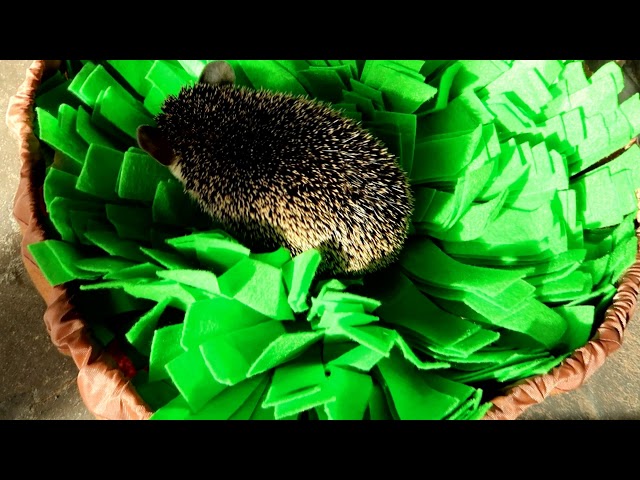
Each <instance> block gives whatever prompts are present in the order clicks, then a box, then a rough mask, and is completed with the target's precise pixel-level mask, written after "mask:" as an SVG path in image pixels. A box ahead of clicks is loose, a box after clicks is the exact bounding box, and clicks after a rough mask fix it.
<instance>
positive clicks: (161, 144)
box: [136, 125, 176, 167]
mask: <svg viewBox="0 0 640 480" xmlns="http://www.w3.org/2000/svg"><path fill="white" fill-rule="evenodd" d="M136 136H137V137H138V145H139V146H140V148H141V149H143V150H144V151H145V152H147V153H148V154H149V155H151V156H152V157H153V158H155V159H156V160H157V161H158V162H160V163H161V164H163V165H166V166H167V167H168V166H169V165H171V164H172V163H173V162H174V161H175V158H176V157H175V155H174V154H173V149H172V148H171V145H169V142H168V141H167V139H166V138H165V137H164V135H162V133H161V132H160V130H159V129H157V128H156V127H152V126H150V125H140V126H139V127H138V129H137V130H136Z"/></svg>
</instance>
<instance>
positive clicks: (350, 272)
mask: <svg viewBox="0 0 640 480" xmlns="http://www.w3.org/2000/svg"><path fill="white" fill-rule="evenodd" d="M154 120H155V122H156V125H155V126H151V125H140V126H139V127H138V129H137V141H138V145H139V146H140V148H142V149H143V150H145V151H146V152H147V153H148V154H149V155H151V156H152V157H153V158H155V159H156V160H157V161H159V162H160V163H162V164H163V165H166V166H167V167H168V168H169V170H170V171H171V173H172V174H173V175H174V176H175V177H176V178H177V179H178V180H179V181H180V182H182V184H183V186H184V188H185V191H186V192H187V193H188V194H189V195H190V196H191V197H192V198H194V199H195V200H196V201H197V203H199V204H200V206H201V207H202V209H203V210H204V211H205V212H206V213H208V214H209V215H210V217H211V218H213V219H215V220H216V221H217V222H219V223H220V224H221V225H222V226H223V227H224V228H225V230H227V231H228V232H229V233H230V234H231V235H232V236H234V238H236V239H237V240H238V241H241V242H242V243H243V244H244V245H246V246H248V247H249V248H251V249H252V250H253V251H270V250H274V249H277V248H278V247H280V246H282V247H284V248H286V249H288V250H289V252H290V253H291V255H292V256H295V255H298V254H300V253H302V252H304V251H305V250H308V249H316V250H318V251H319V252H320V254H321V258H322V261H321V263H320V265H319V267H318V272H319V273H325V274H333V275H345V276H357V275H362V274H365V273H369V272H374V271H377V270H380V269H382V268H384V267H386V266H389V265H390V264H391V263H393V262H394V261H395V260H396V259H397V257H398V254H399V252H400V250H401V249H402V247H403V245H404V242H405V240H406V237H407V235H408V230H409V219H410V216H411V213H412V210H413V198H412V193H411V189H410V185H409V180H408V177H407V175H406V173H405V172H404V171H403V170H402V168H401V167H400V166H399V165H398V161H397V159H396V157H395V156H394V155H393V154H392V153H390V152H389V150H388V149H387V148H386V146H385V145H384V144H383V143H382V141H380V140H379V139H377V138H376V137H374V136H373V135H372V134H371V133H370V132H369V131H367V130H366V129H365V128H364V127H363V126H362V124H361V123H360V122H357V121H355V120H353V119H351V118H349V117H346V116H344V115H343V114H342V113H341V112H340V111H338V110H336V109H335V108H333V107H332V106H331V105H330V104H328V103H325V102H322V101H319V100H317V99H313V98H310V97H307V96H304V95H292V94H287V93H279V92H272V91H268V90H265V89H253V88H249V87H243V86H237V85H235V72H234V71H233V68H232V66H231V65H230V64H229V63H227V62H223V61H214V62H210V63H208V64H207V65H206V66H205V67H204V69H203V71H202V73H201V75H200V77H199V79H198V81H197V82H195V83H194V84H193V85H188V86H184V87H182V89H181V90H180V92H179V93H178V94H177V95H170V96H168V97H167V99H166V100H165V101H164V103H163V105H162V107H161V110H160V112H159V113H158V114H157V115H156V117H155V119H154Z"/></svg>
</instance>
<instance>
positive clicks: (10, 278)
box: [0, 60, 640, 420]
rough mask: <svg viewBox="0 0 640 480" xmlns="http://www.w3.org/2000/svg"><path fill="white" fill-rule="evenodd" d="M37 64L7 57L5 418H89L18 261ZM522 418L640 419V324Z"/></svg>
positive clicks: (1, 199)
mask: <svg viewBox="0 0 640 480" xmlns="http://www.w3.org/2000/svg"><path fill="white" fill-rule="evenodd" d="M30 63H31V60H0V114H1V115H2V121H1V123H0V420H9V419H17V420H32V419H51V420H90V419H93V418H94V417H93V415H91V413H89V411H88V410H87V409H86V407H85V406H84V404H83V403H82V400H81V398H80V395H79V393H78V389H77V386H76V375H77V369H76V367H75V365H74V363H73V362H72V360H71V359H70V358H69V357H66V356H64V355H62V354H60V353H59V352H58V350H57V349H55V348H54V347H53V345H52V344H51V341H50V340H49V337H48V334H47V332H46V329H45V326H44V322H43V319H42V316H43V313H44V302H43V301H42V299H41V298H40V297H39V295H38V293H37V291H36V289H35V288H34V287H33V286H32V284H31V282H30V279H29V277H28V276H27V274H26V272H25V270H24V267H23V265H22V262H21V260H20V257H19V245H20V233H19V230H18V227H17V225H16V223H15V221H14V219H13V215H12V208H13V196H14V193H15V190H16V187H17V184H18V170H19V159H18V153H17V140H16V139H15V138H14V137H13V136H11V135H10V134H9V132H8V130H7V127H6V124H5V122H4V115H5V113H6V109H7V104H8V100H9V97H10V96H11V95H13V94H14V93H15V91H16V89H17V88H18V86H19V85H20V83H21V82H22V81H23V79H24V76H25V71H26V69H27V67H28V66H29V65H30ZM520 418H521V419H523V420H543V419H544V420H596V419H608V420H628V419H640V321H639V320H638V318H637V315H636V316H635V317H634V318H633V319H632V321H630V323H629V326H628V327H627V330H626V334H625V340H624V344H623V345H622V347H621V348H620V349H619V350H618V351H617V352H616V353H614V354H613V355H612V356H610V357H609V358H608V359H607V361H606V362H605V364H604V365H603V366H602V367H601V368H600V369H599V370H598V371H597V372H596V373H595V374H594V375H593V376H592V377H591V378H590V379H589V380H588V381H587V382H586V384H585V385H583V386H582V387H581V388H580V389H578V390H576V391H573V392H569V393H566V394H562V395H558V396H555V397H552V398H549V399H547V400H545V401H544V402H543V403H542V404H540V405H536V406H533V407H531V408H530V409H529V410H527V411H526V412H525V413H524V414H523V415H522V416H521V417H520Z"/></svg>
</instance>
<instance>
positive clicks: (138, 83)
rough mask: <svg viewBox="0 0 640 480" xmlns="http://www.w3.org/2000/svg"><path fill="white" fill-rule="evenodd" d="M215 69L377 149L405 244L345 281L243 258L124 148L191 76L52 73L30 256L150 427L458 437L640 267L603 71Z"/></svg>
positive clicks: (620, 144) (625, 115)
mask: <svg viewBox="0 0 640 480" xmlns="http://www.w3.org/2000/svg"><path fill="white" fill-rule="evenodd" d="M228 62H229V63H230V64H231V65H232V66H233V68H234V71H235V73H236V77H237V80H236V83H237V84H238V85H242V86H246V87H249V88H255V89H260V88H264V89H267V90H271V91H278V92H287V93H292V94H295V95H306V96H310V97H313V98H317V99H320V100H322V101H325V102H328V103H330V104H332V105H333V106H334V107H335V108H336V109H339V110H341V111H342V112H343V113H344V115H347V116H349V117H351V118H353V119H355V120H357V121H359V122H361V123H362V125H363V127H365V128H366V129H368V130H369V131H371V132H372V133H373V134H374V135H375V136H377V137H378V138H380V139H381V140H382V141H383V142H384V143H385V144H386V146H387V147H388V148H389V150H390V151H391V152H392V153H394V154H395V155H396V156H397V158H398V162H399V165H400V166H401V167H402V168H403V169H404V171H405V172H406V173H407V174H408V176H409V178H410V183H411V186H412V191H413V196H414V199H415V206H414V211H413V215H412V221H411V229H410V235H409V238H408V240H407V242H406V244H405V247H404V249H403V251H402V253H401V255H400V258H399V260H398V261H397V262H396V263H395V264H394V265H392V266H391V267H389V268H387V269H385V270H384V271H380V272H377V273H373V274H368V275H365V276H362V277H359V278H321V277H320V276H318V275H316V270H317V268H318V265H319V263H320V260H321V257H320V253H319V252H318V251H316V250H308V251H306V252H304V253H302V254H300V255H297V256H295V257H293V258H292V256H291V254H290V253H289V252H288V251H287V250H285V249H284V248H280V249H278V250H276V251H273V252H269V253H255V252H252V251H251V250H249V249H248V248H246V247H245V246H244V245H242V244H241V243H239V242H238V241H236V240H235V239H234V238H233V237H232V236H231V235H229V234H228V233H227V232H225V231H224V229H223V228H222V227H221V226H220V225H219V224H216V222H215V221H214V220H212V219H210V218H209V217H208V216H207V215H205V214H204V213H203V212H202V211H201V210H200V208H199V207H198V206H197V204H196V203H195V202H194V201H192V200H191V199H190V198H189V197H188V196H187V195H186V194H185V193H184V189H183V187H182V185H181V184H180V182H179V181H178V180H176V179H175V178H174V177H173V176H172V175H171V174H170V173H169V171H168V170H167V169H166V168H165V167H164V166H162V165H160V164H159V163H158V162H156V161H155V160H154V159H152V158H151V157H150V156H149V155H148V154H147V153H146V152H144V151H143V150H141V149H139V148H138V147H137V144H136V129H137V127H138V126H139V125H141V124H149V125H152V124H153V123H154V116H155V115H156V114H158V113H159V112H160V109H161V106H162V103H163V102H164V100H165V99H166V98H167V97H168V96H169V95H176V94H177V93H178V92H179V91H180V89H181V88H182V87H183V86H187V85H192V84H194V83H195V82H196V81H197V79H198V77H199V74H200V72H201V71H202V69H203V68H204V65H205V64H206V63H207V61H205V60H202V61H200V60H157V61H156V60H137V61H129V60H105V61H102V60H100V61H98V60H92V61H67V62H65V64H64V68H62V69H61V70H60V71H56V73H55V74H53V75H51V76H50V77H49V78H47V79H46V80H45V81H44V82H42V83H41V84H40V86H39V88H38V91H37V95H36V99H35V106H36V108H35V114H36V115H35V120H34V127H35V133H36V135H37V137H38V138H39V139H40V140H41V141H42V142H43V144H44V146H43V154H44V155H45V156H46V159H47V168H46V173H45V180H44V187H43V197H44V202H45V205H46V210H47V214H48V216H47V218H46V222H47V225H46V227H47V236H48V239H47V240H45V241H43V242H39V243H35V244H31V245H30V246H29V251H30V253H31V254H32V255H33V257H34V259H35V260H36V262H37V264H38V266H39V267H40V269H41V270H42V273H43V274H44V276H45V277H46V279H47V280H48V281H49V283H51V285H60V284H65V285H66V286H67V287H68V288H69V289H71V290H72V291H73V292H74V295H73V301H74V303H75V305H76V306H77V308H78V309H79V310H80V311H82V312H83V315H84V318H85V320H86V321H87V324H88V325H89V327H90V329H91V332H92V334H93V336H94V337H95V339H96V340H97V341H99V342H100V343H101V344H102V345H104V346H105V348H108V347H109V346H113V345H117V346H118V348H119V349H120V350H121V351H123V352H125V354H126V358H127V361H128V363H127V366H128V368H127V369H126V371H125V372H124V373H125V374H127V375H128V376H130V377H131V381H132V383H133V385H134V386H135V388H136V391H137V392H138V394H139V395H140V397H141V398H142V399H143V400H144V401H145V402H146V403H147V404H148V405H149V407H150V408H151V410H153V412H154V413H153V415H152V416H151V419H238V420H239V419H352V420H359V419H372V420H378V419H401V420H405V419H431V420H439V419H478V418H482V417H483V416H484V415H485V413H486V412H487V410H488V409H489V408H490V407H491V406H492V403H491V402H490V399H491V398H492V397H493V396H494V395H495V394H496V393H497V392H500V391H503V389H504V388H505V387H507V386H508V385H512V384H514V383H515V382H517V381H519V380H522V379H526V378H529V377H531V376H534V375H538V374H543V373H546V372H549V371H550V370H551V369H552V368H553V367H555V366H557V365H558V364H560V363H561V362H562V361H563V360H564V359H565V358H567V357H568V356H569V355H570V354H571V353H572V352H573V351H574V350H575V349H577V348H579V347H581V346H583V345H584V344H585V343H587V341H588V340H589V339H590V338H591V336H592V335H593V333H594V331H595V329H596V328H597V327H598V326H599V323H600V322H601V320H602V317H603V314H604V311H605V310H606V308H607V307H608V305H609V304H610V302H611V299H612V297H613V295H614V293H615V292H616V284H617V282H618V280H619V279H620V278H621V276H622V275H623V273H624V272H625V271H626V270H627V269H628V268H629V267H630V266H631V265H632V264H633V262H634V260H635V257H636V251H637V237H636V235H635V229H636V223H635V215H636V211H637V204H636V197H635V190H636V189H638V188H640V147H638V145H637V144H635V143H634V144H631V146H629V145H630V141H631V140H632V139H633V138H634V137H636V136H637V135H638V134H640V98H639V96H638V94H635V95H633V96H632V97H630V98H628V99H627V100H625V101H623V102H622V103H620V102H619V101H618V94H619V93H620V92H621V91H622V89H623V75H622V71H621V69H620V67H619V66H618V65H617V64H615V63H613V62H611V63H607V64H605V65H604V66H603V67H601V68H600V69H598V70H597V71H596V72H595V73H593V75H591V76H589V77H587V75H585V71H584V68H583V67H584V65H583V62H582V61H558V60H537V61H520V60H515V61H510V60H471V61H435V60H427V61H425V60H402V61H400V60H394V61H382V60H368V61H359V60H357V61H356V60H289V61H282V60H279V61H269V60H258V61H249V60H230V61H228ZM625 147H628V148H625ZM614 154H615V155H614ZM603 159H607V160H608V161H606V162H604V161H603Z"/></svg>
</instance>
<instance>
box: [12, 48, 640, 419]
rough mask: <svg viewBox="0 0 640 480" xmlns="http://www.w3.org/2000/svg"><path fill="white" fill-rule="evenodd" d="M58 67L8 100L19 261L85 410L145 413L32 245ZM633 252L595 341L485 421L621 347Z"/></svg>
mask: <svg viewBox="0 0 640 480" xmlns="http://www.w3.org/2000/svg"><path fill="white" fill-rule="evenodd" d="M59 66H60V62H59V61H48V60H36V61H34V62H33V63H32V65H31V66H30V67H29V68H28V70H27V72H26V78H25V80H24V82H23V83H22V84H21V86H20V87H19V89H18V91H17V92H16V93H15V95H13V96H12V97H11V98H10V101H9V107H8V110H7V117H6V121H7V125H8V127H9V129H10V131H11V132H12V133H13V134H14V135H15V136H16V137H17V139H18V146H19V150H18V152H19V156H20V163H21V170H20V182H19V185H18V190H17V192H16V196H15V200H14V210H13V212H14V216H15V218H16V220H17V221H18V224H19V226H20V229H21V232H22V243H21V254H22V260H23V263H24V265H25V268H26V270H27V272H28V274H29V276H30V278H31V280H32V281H33V283H34V285H35V287H36V288H37V290H38V292H39V294H40V295H41V296H42V298H43V300H44V302H45V304H46V311H45V313H44V322H45V325H46V328H47V331H48V333H49V335H50V337H51V341H52V342H53V344H54V345H55V346H56V347H57V348H58V350H59V351H60V352H61V353H62V354H64V355H68V356H71V358H72V359H73V361H74V363H75V364H76V366H77V367H78V379H77V382H78V389H79V392H80V395H81V397H82V399H83V401H84V404H85V405H86V407H87V409H88V410H89V411H90V412H91V413H92V414H93V415H94V416H95V417H96V418H98V419H147V418H149V417H150V416H151V415H152V413H153V411H152V410H151V409H150V408H149V406H148V405H146V403H145V402H144V401H143V400H142V399H141V397H140V396H139V395H138V394H137V392H136V390H135V388H134V387H133V386H132V385H131V382H130V381H129V380H128V379H127V377H126V376H125V374H124V373H123V371H122V370H121V369H120V367H119V366H118V362H117V361H116V359H115V358H114V356H113V355H112V354H111V352H108V351H106V350H105V349H103V348H102V347H100V346H99V344H98V342H96V341H95V340H94V339H93V338H92V337H91V334H90V333H89V329H88V328H87V325H86V323H85V321H84V320H83V318H82V315H81V314H80V313H79V312H78V311H77V310H76V309H75V308H74V307H73V305H72V302H71V301H70V293H69V292H68V291H67V289H66V288H65V286H64V285H61V286H57V287H51V286H50V285H49V283H48V282H47V280H46V279H45V278H44V276H43V274H42V272H41V271H40V269H39V268H38V266H37V264H36V262H35V261H34V259H33V257H32V256H31V254H30V253H29V251H28V249H27V246H28V245H30V244H32V243H36V242H40V241H43V240H45V239H46V233H45V231H44V229H43V226H42V223H41V221H40V218H41V215H42V212H43V211H44V201H43V195H42V184H43V179H44V160H43V158H42V155H41V153H40V142H39V140H38V139H37V138H36V136H35V134H34V130H33V118H34V102H35V92H36V90H37V88H38V86H39V84H40V82H41V81H42V80H43V79H45V78H47V76H48V75H50V74H51V73H52V72H54V71H55V70H56V69H57V68H59ZM636 258H637V260H636V262H635V263H634V265H633V266H632V267H631V268H629V269H628V270H627V272H626V274H625V275H624V277H623V278H622V279H621V281H620V282H619V284H618V288H617V293H616V294H615V296H614V297H613V300H612V304H611V305H610V306H609V308H608V309H607V311H606V314H605V317H604V318H603V319H601V320H602V323H601V324H600V326H599V328H598V329H597V331H596V333H595V335H594V336H593V337H592V338H591V340H590V341H589V342H588V343H587V344H586V345H584V346H583V347H581V348H579V349H577V350H575V351H574V352H573V354H572V355H571V356H570V357H568V358H567V359H566V360H564V361H563V362H562V363H561V364H560V365H559V366H557V367H555V368H553V369H552V370H551V371H550V372H548V373H546V374H543V375H537V376H534V377H530V378H528V379H526V380H524V381H521V382H518V383H517V384H515V385H510V386H507V387H505V388H504V389H503V394H502V395H500V396H497V397H495V398H493V399H492V400H491V402H492V403H493V406H492V407H491V409H490V410H489V411H488V412H487V413H486V415H485V417H484V419H515V418H517V417H518V416H519V415H521V414H522V413H523V412H524V411H525V410H526V409H527V408H529V407H530V406H532V405H535V404H538V403H540V402H542V401H544V399H545V398H546V397H548V396H551V395H556V394H560V393H564V392H568V391H571V390H575V389H577V388H579V387H580V386H581V385H582V384H583V383H584V382H585V381H586V380H587V379H588V378H589V377H590V376H591V375H592V374H593V373H594V372H595V371H596V370H598V369H599V368H600V367H601V366H602V364H603V363H604V361H605V360H606V358H607V357H608V356H609V355H610V354H612V353H613V352H615V351H616V350H617V349H618V348H619V347H620V346H621V344H622V341H623V337H624V332H625V328H626V326H627V322H628V321H629V319H630V318H631V317H632V315H633V313H634V310H635V307H636V301H637V297H638V292H639V291H640V259H638V258H639V257H636Z"/></svg>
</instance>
